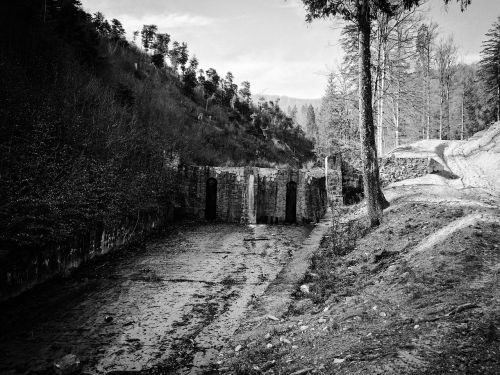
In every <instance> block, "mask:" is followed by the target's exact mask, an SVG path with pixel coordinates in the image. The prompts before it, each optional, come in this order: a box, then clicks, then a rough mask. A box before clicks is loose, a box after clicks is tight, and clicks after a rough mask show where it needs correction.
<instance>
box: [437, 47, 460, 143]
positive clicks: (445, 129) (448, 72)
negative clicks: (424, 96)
mask: <svg viewBox="0 0 500 375" xmlns="http://www.w3.org/2000/svg"><path fill="white" fill-rule="evenodd" d="M435 58H436V63H437V68H438V76H439V139H443V138H444V139H449V138H450V90H451V79H452V77H453V75H454V74H455V70H456V63H457V47H456V45H455V42H454V41H453V38H452V37H449V38H447V39H445V40H441V42H440V43H439V45H438V46H437V49H436V57H435ZM445 115H446V123H445V124H443V117H444V116H445Z"/></svg>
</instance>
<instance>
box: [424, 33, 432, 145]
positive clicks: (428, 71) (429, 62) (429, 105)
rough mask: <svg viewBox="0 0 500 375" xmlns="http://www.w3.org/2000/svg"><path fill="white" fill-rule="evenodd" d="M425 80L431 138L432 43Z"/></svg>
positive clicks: (428, 136)
mask: <svg viewBox="0 0 500 375" xmlns="http://www.w3.org/2000/svg"><path fill="white" fill-rule="evenodd" d="M426 65H427V66H426V68H427V71H426V74H425V76H426V77H425V78H426V79H425V81H426V84H427V139H430V133H431V45H430V42H429V44H428V46H427V61H426Z"/></svg>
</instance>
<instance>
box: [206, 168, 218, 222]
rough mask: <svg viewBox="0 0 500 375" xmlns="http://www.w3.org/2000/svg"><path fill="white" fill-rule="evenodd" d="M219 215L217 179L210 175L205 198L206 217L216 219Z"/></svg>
mask: <svg viewBox="0 0 500 375" xmlns="http://www.w3.org/2000/svg"><path fill="white" fill-rule="evenodd" d="M216 217H217V180H216V179H215V178H213V177H210V178H209V179H208V180H207V188H206V199H205V219H207V220H215V219H216Z"/></svg>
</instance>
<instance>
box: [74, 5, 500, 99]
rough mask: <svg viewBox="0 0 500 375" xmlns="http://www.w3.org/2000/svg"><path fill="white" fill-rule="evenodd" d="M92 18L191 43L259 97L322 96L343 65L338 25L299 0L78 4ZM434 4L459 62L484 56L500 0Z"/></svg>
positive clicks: (432, 11)
mask: <svg viewBox="0 0 500 375" xmlns="http://www.w3.org/2000/svg"><path fill="white" fill-rule="evenodd" d="M81 1H82V5H83V8H84V9H85V10H86V11H88V12H91V13H94V12H96V11H101V12H102V13H104V15H105V16H106V18H107V19H112V18H117V19H119V20H120V21H121V22H122V24H123V26H124V28H125V30H126V31H127V38H128V39H129V40H131V39H132V32H133V31H134V30H140V29H141V28H142V25H144V24H155V25H157V26H158V31H159V32H166V33H168V34H170V35H171V38H172V41H173V40H177V41H179V42H186V43H187V45H188V50H189V54H190V56H191V55H196V57H197V58H198V60H199V62H200V68H202V69H205V70H206V69H208V68H215V69H216V70H217V72H218V73H219V75H221V76H225V74H226V73H227V72H228V71H231V72H232V73H233V75H234V77H235V82H236V83H238V84H239V83H240V82H242V81H249V82H250V83H251V91H252V93H253V96H254V97H256V96H258V95H261V94H268V95H271V94H276V95H287V96H291V97H296V98H319V97H321V96H322V95H323V92H324V90H325V87H326V76H327V74H328V72H329V71H331V70H332V69H334V68H335V67H336V66H338V65H339V64H340V62H341V61H342V56H343V52H342V49H341V47H340V43H339V35H340V29H341V25H342V24H341V22H340V21H339V20H338V19H333V20H315V21H314V22H313V23H311V24H308V23H306V22H305V11H304V8H303V5H302V3H301V1H300V0H141V1H137V0H81ZM442 4H443V1H442V0H429V1H428V3H427V5H425V6H424V7H425V9H428V12H429V14H428V18H429V19H430V20H433V21H435V22H437V23H438V24H439V26H440V27H439V32H440V35H442V36H447V35H452V34H453V36H454V39H455V43H456V44H457V45H458V47H459V49H460V52H459V54H460V59H461V60H462V61H464V62H467V63H470V62H474V61H477V60H478V59H479V51H480V50H481V42H482V40H483V39H484V34H485V33H486V32H487V30H488V29H489V28H490V27H491V25H492V24H493V22H494V21H495V20H496V19H497V17H498V16H500V0H472V4H471V5H470V6H469V7H468V8H467V10H466V11H465V12H464V13H461V12H460V7H459V5H458V4H455V3H452V4H450V5H449V6H448V7H447V8H448V9H445V7H444V5H442Z"/></svg>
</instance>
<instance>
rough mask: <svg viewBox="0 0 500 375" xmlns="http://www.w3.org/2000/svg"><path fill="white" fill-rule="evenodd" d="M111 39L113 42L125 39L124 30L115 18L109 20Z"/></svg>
mask: <svg viewBox="0 0 500 375" xmlns="http://www.w3.org/2000/svg"><path fill="white" fill-rule="evenodd" d="M111 38H113V39H115V40H120V39H125V29H124V28H123V25H122V23H121V22H120V21H118V20H117V19H116V18H113V19H112V20H111Z"/></svg>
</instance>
